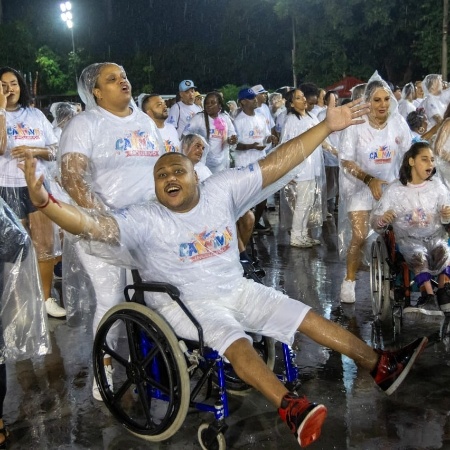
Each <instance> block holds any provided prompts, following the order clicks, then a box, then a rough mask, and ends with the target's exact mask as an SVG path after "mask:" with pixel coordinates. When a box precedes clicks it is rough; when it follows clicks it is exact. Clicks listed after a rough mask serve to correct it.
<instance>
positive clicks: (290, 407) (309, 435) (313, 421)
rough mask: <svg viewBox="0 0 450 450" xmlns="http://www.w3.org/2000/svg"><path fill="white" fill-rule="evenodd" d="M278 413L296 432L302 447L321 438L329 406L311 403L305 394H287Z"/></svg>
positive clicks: (293, 431)
mask: <svg viewBox="0 0 450 450" xmlns="http://www.w3.org/2000/svg"><path fill="white" fill-rule="evenodd" d="M278 414H279V415H280V417H281V418H282V419H283V420H284V421H285V422H286V424H287V426H288V427H289V428H290V430H291V431H292V433H293V434H295V437H296V438H297V441H298V443H299V444H300V447H307V446H308V445H309V444H312V443H313V442H314V441H316V440H317V439H319V437H320V432H321V431H322V425H323V422H324V421H325V419H326V417H327V408H326V407H325V406H324V405H317V404H316V403H311V402H310V401H309V400H308V399H307V398H306V397H305V396H303V397H298V396H297V395H295V394H286V395H285V396H284V397H283V400H282V402H281V407H280V408H278Z"/></svg>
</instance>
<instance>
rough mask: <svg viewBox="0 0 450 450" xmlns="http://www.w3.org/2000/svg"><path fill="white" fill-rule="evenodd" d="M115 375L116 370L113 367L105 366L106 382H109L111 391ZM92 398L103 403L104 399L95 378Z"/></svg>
mask: <svg viewBox="0 0 450 450" xmlns="http://www.w3.org/2000/svg"><path fill="white" fill-rule="evenodd" d="M113 373H114V369H113V367H112V366H111V365H108V366H105V376H106V380H107V381H108V386H109V389H111V390H112V388H113ZM92 396H93V397H94V398H95V400H98V401H99V402H102V401H103V398H102V396H101V394H100V390H99V388H98V386H97V383H96V381H95V378H94V384H93V385H92Z"/></svg>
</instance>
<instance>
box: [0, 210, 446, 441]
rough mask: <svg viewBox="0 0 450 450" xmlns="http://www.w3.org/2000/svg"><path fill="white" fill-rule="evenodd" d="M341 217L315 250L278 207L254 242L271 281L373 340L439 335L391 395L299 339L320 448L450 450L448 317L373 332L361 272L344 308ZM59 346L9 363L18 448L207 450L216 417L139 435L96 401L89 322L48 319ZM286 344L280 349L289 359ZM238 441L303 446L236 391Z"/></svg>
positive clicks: (259, 404) (230, 434) (258, 399)
mask: <svg viewBox="0 0 450 450" xmlns="http://www.w3.org/2000/svg"><path fill="white" fill-rule="evenodd" d="M334 219H335V218H332V219H328V220H327V222H326V223H325V224H324V227H323V229H322V231H323V234H322V237H321V239H322V241H323V244H322V245H320V246H316V247H314V248H312V249H298V248H291V247H290V246H289V236H288V234H287V232H286V231H282V230H279V229H278V226H277V215H276V213H271V214H270V215H269V220H270V221H271V222H272V224H273V225H274V233H273V234H272V235H267V236H266V235H264V236H258V237H257V238H256V244H257V249H258V254H259V257H260V258H261V261H262V265H263V266H264V267H265V268H266V270H267V274H266V276H265V278H264V281H265V283H266V284H268V285H271V286H274V287H276V288H280V289H284V290H285V291H286V292H287V293H288V294H289V295H290V296H292V297H295V298H299V299H301V300H302V301H304V302H305V303H307V304H309V305H311V306H312V307H313V308H314V310H316V311H317V312H319V313H320V314H322V315H324V316H325V317H327V318H329V319H331V320H333V321H335V322H338V323H340V324H341V325H342V326H344V327H346V328H348V329H349V330H350V331H351V332H352V333H354V334H356V335H357V336H359V337H360V338H361V339H363V340H364V341H366V342H367V343H369V344H370V345H379V346H381V347H383V348H394V347H398V346H400V345H402V344H405V343H407V342H409V341H411V340H413V339H414V338H416V337H417V336H419V335H428V336H430V337H431V339H430V343H429V345H428V347H427V348H426V349H425V351H424V353H423V354H422V356H421V357H420V359H419V360H418V361H417V363H416V364H415V366H414V368H413V370H412V371H411V373H410V374H409V376H408V378H407V379H406V381H405V383H404V384H403V385H402V386H401V387H400V388H399V389H398V391H397V392H395V393H394V394H393V395H392V396H391V397H388V396H386V395H385V394H384V393H383V392H382V391H380V390H379V389H378V388H377V387H376V386H375V385H374V383H373V381H372V378H371V377H370V375H369V374H368V373H367V372H365V371H363V370H359V369H358V368H357V367H356V366H355V364H354V363H353V362H352V361H351V360H349V359H348V358H346V357H343V356H341V355H339V354H337V353H335V352H332V351H330V350H328V349H325V348H322V347H320V346H318V345H316V344H315V343H313V342H311V341H310V340H308V339H307V338H305V337H304V336H298V339H297V340H296V343H295V349H296V353H297V356H296V361H297V364H298V365H299V368H300V372H301V381H302V389H303V392H304V393H305V394H306V395H307V396H308V397H309V398H310V399H311V400H314V401H316V402H320V403H324V404H325V405H326V406H327V407H328V418H327V420H326V422H325V424H324V427H323V431H322V436H321V438H320V439H319V441H317V442H316V443H314V444H312V445H311V446H310V447H309V448H310V449H311V450H315V449H324V450H328V449H367V450H371V449H377V450H378V449H383V450H391V449H405V450H406V449H450V417H449V415H450V382H449V380H450V360H449V354H450V353H449V352H450V340H449V339H448V337H447V336H446V330H447V328H448V327H447V324H444V323H443V322H444V320H443V319H442V320H440V321H439V320H438V321H436V320H435V321H434V322H433V323H426V324H424V323H418V322H416V323H411V322H406V321H405V322H404V327H403V330H402V333H401V336H400V337H399V338H398V339H397V340H394V339H393V335H392V333H391V330H390V329H389V328H388V329H387V330H383V331H382V333H381V334H379V333H374V331H373V330H374V328H373V326H372V311H371V302H370V293H369V289H370V288H369V273H368V272H367V271H361V272H360V273H359V276H358V281H357V284H356V297H357V303H356V305H354V306H353V305H345V306H343V305H341V304H340V302H339V289H340V283H341V281H342V277H343V275H344V271H345V268H344V265H343V263H342V262H341V261H339V258H338V254H337V239H336V227H335V222H334ZM49 326H50V330H51V338H52V345H53V352H52V353H51V354H50V355H47V356H46V357H43V358H39V359H36V360H33V361H24V362H20V363H16V364H8V366H7V369H8V393H7V397H6V401H5V414H4V419H5V421H6V422H7V424H8V425H9V427H10V430H11V443H10V446H9V448H10V449H108V450H112V449H136V450H137V449H144V448H151V449H176V450H182V449H183V450H184V449H186V450H190V449H199V448H200V445H199V444H198V441H197V430H198V427H199V426H200V424H201V423H204V422H211V421H212V416H211V415H210V414H208V413H202V412H198V411H195V410H189V412H188V415H187V418H186V420H185V422H184V423H183V425H182V427H181V429H180V430H179V431H178V432H177V433H176V434H175V435H174V436H172V437H171V438H170V439H168V440H167V441H164V442H156V443H150V442H146V441H143V440H141V439H139V438H137V437H135V436H133V435H131V434H129V433H128V432H127V431H126V430H125V429H124V428H123V427H122V426H121V425H120V423H118V422H117V421H116V420H115V419H114V418H112V416H111V414H110V413H109V411H108V409H107V408H106V407H105V405H104V404H103V403H102V402H98V401H96V400H94V399H93V398H92V394H91V392H92V379H93V375H92V363H91V347H92V344H91V343H92V333H91V331H90V329H91V327H90V324H86V323H83V324H80V325H78V326H69V325H68V324H67V323H66V322H65V321H60V320H56V319H50V320H49ZM280 357H281V354H280V351H279V349H278V351H277V364H276V366H277V367H278V366H279V359H280ZM229 401H230V417H229V418H228V419H227V423H228V425H229V429H228V430H227V432H226V434H225V436H226V439H227V448H229V449H242V450H243V449H258V450H259V449H284V450H288V449H296V448H299V447H298V445H297V444H296V442H295V439H294V438H293V436H292V435H290V433H289V431H288V429H287V427H286V425H285V424H284V423H282V421H281V420H280V419H279V418H278V415H277V414H276V411H275V409H274V407H273V406H272V405H270V404H268V402H267V401H266V400H265V399H264V398H263V397H262V396H261V395H260V394H258V393H256V392H251V393H249V394H248V395H246V396H230V400H229Z"/></svg>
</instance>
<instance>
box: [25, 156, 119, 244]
mask: <svg viewBox="0 0 450 450" xmlns="http://www.w3.org/2000/svg"><path fill="white" fill-rule="evenodd" d="M21 168H22V170H23V171H24V173H25V180H26V182H27V185H28V191H29V193H30V199H31V202H32V203H33V205H35V206H36V207H37V208H38V209H39V211H41V212H42V213H44V214H45V215H46V216H47V217H48V218H49V219H51V220H52V221H53V222H55V223H56V224H57V225H59V226H60V227H61V228H62V229H64V230H66V231H68V232H69V233H72V234H75V235H81V236H84V237H86V238H87V239H92V240H96V241H102V242H108V243H110V244H115V243H117V242H118V240H119V227H118V225H117V222H116V220H115V219H114V218H113V217H111V216H107V215H100V214H99V215H96V216H94V215H90V214H88V213H87V212H85V211H84V210H82V209H81V208H77V207H75V206H72V205H69V204H67V203H64V202H61V201H59V200H56V199H54V198H53V196H51V195H50V194H49V193H48V192H47V191H46V189H45V187H44V186H43V182H44V175H41V176H40V177H39V178H36V159H35V158H33V156H32V154H31V152H26V155H25V163H24V164H23V165H22V167H21Z"/></svg>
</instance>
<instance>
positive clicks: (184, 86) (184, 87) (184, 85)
mask: <svg viewBox="0 0 450 450" xmlns="http://www.w3.org/2000/svg"><path fill="white" fill-rule="evenodd" d="M192 88H194V89H197V86H196V85H195V84H194V82H193V81H192V80H183V81H182V82H181V83H180V85H179V86H178V90H179V91H180V92H186V91H188V90H189V89H192Z"/></svg>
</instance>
